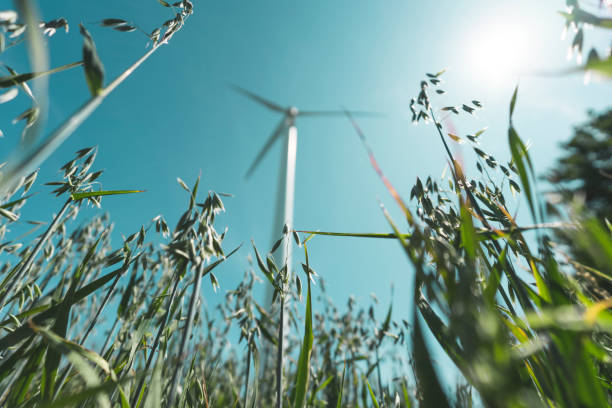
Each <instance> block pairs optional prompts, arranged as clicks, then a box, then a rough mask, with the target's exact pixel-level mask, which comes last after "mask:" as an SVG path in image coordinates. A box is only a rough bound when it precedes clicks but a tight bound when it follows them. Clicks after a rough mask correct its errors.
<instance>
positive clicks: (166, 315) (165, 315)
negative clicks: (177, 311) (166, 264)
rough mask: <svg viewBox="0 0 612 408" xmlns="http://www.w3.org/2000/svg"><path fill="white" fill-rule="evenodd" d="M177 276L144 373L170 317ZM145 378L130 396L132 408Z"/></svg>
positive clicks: (148, 366)
mask: <svg viewBox="0 0 612 408" xmlns="http://www.w3.org/2000/svg"><path fill="white" fill-rule="evenodd" d="M179 281H180V279H179V276H178V274H177V276H176V279H175V280H174V286H173V287H172V293H171V294H170V299H169V300H168V307H167V309H166V313H165V314H164V318H163V319H162V323H161V325H160V326H159V328H158V329H157V334H156V335H155V341H154V342H153V346H152V347H151V351H150V353H149V357H148V358H147V363H146V364H145V368H144V372H145V373H146V372H148V371H149V368H150V367H151V364H152V363H153V356H154V355H155V351H156V350H157V347H158V346H159V341H160V339H161V336H162V333H163V332H164V330H165V329H166V325H167V324H168V317H169V316H170V310H171V309H172V304H173V303H174V298H175V296H176V290H177V288H178V284H179ZM144 382H145V378H144V377H142V378H141V379H140V381H139V382H138V387H136V392H135V393H134V395H133V396H132V401H131V403H130V405H131V406H133V407H134V408H138V407H139V406H140V393H141V392H142V387H143V386H144Z"/></svg>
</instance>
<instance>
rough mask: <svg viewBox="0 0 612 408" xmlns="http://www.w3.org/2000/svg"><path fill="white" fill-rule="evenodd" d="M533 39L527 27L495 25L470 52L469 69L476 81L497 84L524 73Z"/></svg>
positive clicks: (473, 41)
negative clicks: (477, 79) (480, 80)
mask: <svg viewBox="0 0 612 408" xmlns="http://www.w3.org/2000/svg"><path fill="white" fill-rule="evenodd" d="M532 40H533V38H532V37H531V36H530V35H529V31H528V30H527V28H526V27H525V26H521V25H520V24H516V22H513V23H512V24H508V23H506V22H504V21H492V22H491V23H490V24H489V25H488V26H487V27H485V28H480V29H479V30H478V34H476V35H474V36H473V37H472V38H471V40H470V43H469V44H470V45H469V46H468V48H467V53H466V54H467V55H466V57H467V65H468V67H469V69H470V71H471V72H472V73H473V74H474V75H475V76H477V78H479V79H482V80H485V81H486V82H488V83H492V84H498V83H500V82H502V81H505V80H508V79H516V78H517V77H518V76H519V75H521V74H522V73H525V71H526V69H527V66H528V64H529V60H530V56H529V54H530V50H531V48H532Z"/></svg>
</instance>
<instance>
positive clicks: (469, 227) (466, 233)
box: [461, 203, 477, 260]
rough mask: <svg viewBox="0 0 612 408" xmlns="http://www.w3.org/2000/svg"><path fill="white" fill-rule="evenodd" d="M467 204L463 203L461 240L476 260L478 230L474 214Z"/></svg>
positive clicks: (471, 257) (471, 256) (466, 250)
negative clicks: (475, 228) (475, 225)
mask: <svg viewBox="0 0 612 408" xmlns="http://www.w3.org/2000/svg"><path fill="white" fill-rule="evenodd" d="M466 205H467V204H465V203H462V204H461V242H462V243H463V248H464V249H465V252H466V253H467V255H468V257H469V258H470V260H474V259H475V258H476V245H477V240H476V231H475V230H474V222H473V220H472V215H471V214H470V212H469V211H468V209H467V207H466Z"/></svg>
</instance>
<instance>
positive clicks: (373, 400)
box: [363, 377, 433, 408]
mask: <svg viewBox="0 0 612 408" xmlns="http://www.w3.org/2000/svg"><path fill="white" fill-rule="evenodd" d="M363 380H364V381H365V382H366V385H367V386H368V391H369V392H370V398H371V399H372V404H374V406H375V407H376V408H380V404H379V403H378V400H377V399H376V395H374V391H372V387H371V386H370V382H369V381H368V379H367V378H365V377H364V378H363ZM432 406H433V405H432Z"/></svg>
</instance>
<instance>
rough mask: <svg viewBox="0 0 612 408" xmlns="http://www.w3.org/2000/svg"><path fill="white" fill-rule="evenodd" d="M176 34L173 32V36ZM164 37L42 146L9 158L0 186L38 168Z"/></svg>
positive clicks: (163, 42)
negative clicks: (14, 157)
mask: <svg viewBox="0 0 612 408" xmlns="http://www.w3.org/2000/svg"><path fill="white" fill-rule="evenodd" d="M173 34H174V33H172V35H173ZM168 40H169V38H164V39H162V40H161V41H159V42H158V43H156V44H154V45H153V46H152V47H151V49H150V50H148V51H147V52H146V53H144V55H143V56H142V57H140V58H139V59H137V60H136V61H135V62H134V63H133V64H132V65H131V66H130V67H129V68H128V69H126V70H125V71H123V72H122V73H121V74H119V75H118V76H117V77H116V78H115V79H114V80H113V81H112V82H111V83H109V84H108V85H107V86H106V87H105V88H103V89H102V90H101V91H100V92H99V93H98V94H97V95H96V96H93V97H92V98H91V99H89V100H88V101H87V102H85V104H83V105H82V106H81V107H80V108H79V109H77V111H76V112H74V113H73V114H72V115H70V116H69V117H68V119H66V120H65V121H64V123H62V124H61V125H60V126H59V127H58V128H57V129H56V130H55V131H53V132H52V133H51V135H49V137H47V138H46V139H45V141H44V142H42V143H41V144H40V145H39V146H37V147H35V148H33V149H32V150H31V151H29V152H27V153H26V154H25V155H22V156H21V157H18V158H16V159H13V160H11V161H9V163H8V164H7V166H6V167H7V169H6V173H5V174H3V175H2V178H0V187H1V188H3V189H10V188H11V186H13V185H14V183H16V181H17V180H19V179H20V178H21V177H22V176H23V175H25V174H27V173H28V172H30V171H31V170H32V169H35V168H36V167H38V166H39V165H40V164H41V163H42V162H43V161H45V160H46V159H47V157H49V155H51V153H53V152H54V151H55V149H57V148H58V147H59V146H60V145H61V144H62V143H63V142H64V141H65V140H66V139H68V137H69V136H70V135H71V134H72V133H73V132H74V131H75V130H76V129H77V128H78V127H79V126H80V125H81V124H82V123H83V122H85V120H86V119H87V118H88V117H89V116H91V114H92V113H93V112H94V111H95V110H96V109H97V108H98V106H100V104H101V103H102V102H103V101H104V99H106V97H107V96H108V95H110V93H111V92H113V91H114V90H115V89H116V88H117V87H118V86H119V85H120V84H121V83H122V82H123V81H125V80H126V79H127V78H128V77H129V76H130V75H132V73H133V72H134V71H135V70H136V69H137V68H138V67H139V66H140V65H141V64H142V63H143V62H145V61H146V60H147V59H148V58H149V57H150V56H151V55H152V54H153V53H154V52H155V51H157V50H158V49H159V47H161V46H162V45H164V44H166V43H167V42H168Z"/></svg>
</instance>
